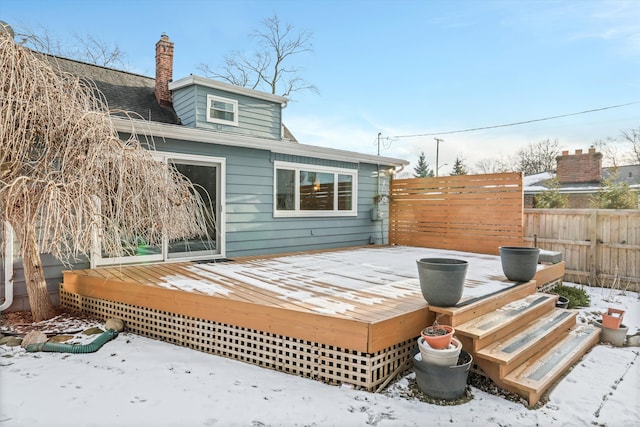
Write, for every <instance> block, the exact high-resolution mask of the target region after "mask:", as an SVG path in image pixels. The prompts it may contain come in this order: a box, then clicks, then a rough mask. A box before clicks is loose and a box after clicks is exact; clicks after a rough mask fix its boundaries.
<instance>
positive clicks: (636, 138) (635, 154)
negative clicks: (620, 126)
mask: <svg viewBox="0 0 640 427" xmlns="http://www.w3.org/2000/svg"><path fill="white" fill-rule="evenodd" d="M622 138H623V140H624V141H626V142H628V143H630V144H631V162H632V163H635V164H640V127H639V128H637V129H629V130H628V131H622Z"/></svg>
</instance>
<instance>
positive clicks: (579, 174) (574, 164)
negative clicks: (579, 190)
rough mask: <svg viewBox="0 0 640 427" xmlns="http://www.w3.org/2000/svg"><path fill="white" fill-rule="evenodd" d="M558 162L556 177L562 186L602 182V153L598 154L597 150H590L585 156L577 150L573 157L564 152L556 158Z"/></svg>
mask: <svg viewBox="0 0 640 427" xmlns="http://www.w3.org/2000/svg"><path fill="white" fill-rule="evenodd" d="M556 162H557V164H558V170H557V172H556V176H557V178H558V181H559V182H560V183H561V184H565V183H578V182H600V180H601V179H602V153H596V149H595V148H589V152H588V153H584V154H583V153H582V150H576V153H575V154H573V155H571V154H569V152H568V151H563V152H562V155H561V156H558V157H556Z"/></svg>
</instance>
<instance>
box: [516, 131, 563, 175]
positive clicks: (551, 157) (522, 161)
mask: <svg viewBox="0 0 640 427" xmlns="http://www.w3.org/2000/svg"><path fill="white" fill-rule="evenodd" d="M558 155H560V147H559V144H558V140H557V139H554V140H553V141H551V140H550V139H545V140H542V141H539V142H535V143H531V144H529V145H528V146H527V147H525V148H523V149H521V150H519V151H518V152H517V153H516V159H517V168H518V170H519V171H521V172H523V173H524V174H525V175H534V174H537V173H541V172H552V171H555V170H556V157H558Z"/></svg>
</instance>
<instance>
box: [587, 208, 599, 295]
mask: <svg viewBox="0 0 640 427" xmlns="http://www.w3.org/2000/svg"><path fill="white" fill-rule="evenodd" d="M590 219H591V235H590V236H589V239H590V241H591V253H590V256H589V263H590V264H591V265H590V266H589V271H590V273H591V274H590V278H591V286H597V285H598V210H597V209H594V210H593V212H591V218H590Z"/></svg>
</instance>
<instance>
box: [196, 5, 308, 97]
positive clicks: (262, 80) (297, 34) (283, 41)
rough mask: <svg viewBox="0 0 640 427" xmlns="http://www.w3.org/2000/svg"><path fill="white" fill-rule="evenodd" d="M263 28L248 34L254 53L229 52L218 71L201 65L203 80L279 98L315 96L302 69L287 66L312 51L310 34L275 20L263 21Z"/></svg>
mask: <svg viewBox="0 0 640 427" xmlns="http://www.w3.org/2000/svg"><path fill="white" fill-rule="evenodd" d="M262 25H263V27H264V28H263V29H262V30H257V31H254V32H253V33H252V34H251V35H252V36H253V37H254V38H255V39H256V40H257V43H258V50H257V51H256V52H254V53H253V54H250V55H246V54H244V53H242V52H239V51H232V52H231V53H230V54H229V55H227V56H226V57H225V59H224V65H223V66H222V67H220V71H216V70H214V69H212V68H210V67H209V66H208V65H207V64H200V66H199V67H198V69H199V70H201V71H202V72H203V73H204V74H205V76H206V77H211V78H217V79H221V80H223V81H226V82H228V83H231V84H234V85H238V86H242V87H248V88H251V89H260V88H261V87H267V88H268V90H269V92H271V93H272V94H280V95H282V96H288V97H289V96H291V94H292V93H295V92H301V91H304V90H311V91H313V92H317V91H318V89H317V88H316V87H315V86H314V85H312V84H309V83H307V82H306V81H305V80H304V79H303V78H302V76H301V72H302V69H301V68H298V67H296V66H293V65H291V64H290V63H291V61H292V58H293V57H294V56H297V55H300V54H303V53H306V52H311V51H312V50H313V49H312V45H311V38H312V33H309V32H306V31H296V30H295V28H294V27H293V26H292V25H290V24H286V25H281V23H280V20H279V19H278V17H277V16H272V17H271V18H267V19H265V20H263V21H262Z"/></svg>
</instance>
